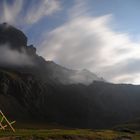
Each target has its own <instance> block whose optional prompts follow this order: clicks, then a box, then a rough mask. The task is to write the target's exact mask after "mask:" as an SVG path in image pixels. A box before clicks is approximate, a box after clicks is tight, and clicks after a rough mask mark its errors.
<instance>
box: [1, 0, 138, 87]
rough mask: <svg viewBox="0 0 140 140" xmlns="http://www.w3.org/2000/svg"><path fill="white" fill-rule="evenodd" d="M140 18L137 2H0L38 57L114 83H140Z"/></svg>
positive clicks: (3, 18) (7, 19)
mask: <svg viewBox="0 0 140 140" xmlns="http://www.w3.org/2000/svg"><path fill="white" fill-rule="evenodd" d="M139 15H140V1H139V0H30V1H29V0H0V23H3V22H7V23H9V24H11V25H13V26H15V27H17V28H19V29H21V30H22V31H23V32H24V33H25V34H26V35H27V37H28V44H34V45H35V47H36V48H37V53H38V54H39V55H41V56H43V57H44V58H45V59H46V60H52V61H54V62H56V63H57V64H60V65H62V66H65V67H67V68H70V69H85V68H86V69H88V70H90V71H92V72H94V73H95V74H97V75H98V76H101V77H103V78H104V79H106V80H107V81H109V82H113V83H132V84H140V27H139V25H140V18H139Z"/></svg>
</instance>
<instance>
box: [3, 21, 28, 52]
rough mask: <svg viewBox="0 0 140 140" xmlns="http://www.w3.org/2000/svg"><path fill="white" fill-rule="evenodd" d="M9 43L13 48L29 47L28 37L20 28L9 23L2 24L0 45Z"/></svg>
mask: <svg viewBox="0 0 140 140" xmlns="http://www.w3.org/2000/svg"><path fill="white" fill-rule="evenodd" d="M5 44H9V45H10V47H11V48H12V49H18V50H19V49H21V48H26V47H27V37H26V35H25V34H24V33H23V32H22V31H20V30H19V29H17V28H15V27H13V26H11V25H9V24H8V23H2V24H0V46H2V45H5Z"/></svg>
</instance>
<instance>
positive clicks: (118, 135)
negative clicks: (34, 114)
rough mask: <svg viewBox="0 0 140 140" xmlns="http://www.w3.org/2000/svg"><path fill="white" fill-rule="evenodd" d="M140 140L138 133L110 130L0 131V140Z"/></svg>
mask: <svg viewBox="0 0 140 140" xmlns="http://www.w3.org/2000/svg"><path fill="white" fill-rule="evenodd" d="M11 139H12V140H140V133H139V132H136V133H135V134H130V133H124V132H117V131H112V130H87V129H72V130H64V129H50V130H37V129H35V130H33V129H18V130H16V132H15V133H13V132H11V131H5V132H4V131H0V140H11Z"/></svg>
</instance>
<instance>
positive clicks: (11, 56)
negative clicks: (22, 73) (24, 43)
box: [0, 45, 34, 66]
mask: <svg viewBox="0 0 140 140" xmlns="http://www.w3.org/2000/svg"><path fill="white" fill-rule="evenodd" d="M0 65H1V66H3V65H9V66H12V65H14V66H31V65H34V62H33V60H32V58H31V57H30V56H29V55H28V54H27V53H26V51H25V50H21V51H18V50H14V49H11V48H10V46H9V45H2V46H0Z"/></svg>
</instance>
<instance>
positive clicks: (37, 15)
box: [25, 0, 60, 24]
mask: <svg viewBox="0 0 140 140" xmlns="http://www.w3.org/2000/svg"><path fill="white" fill-rule="evenodd" d="M40 1H41V2H39V4H36V5H35V6H33V7H31V9H28V12H27V16H26V17H25V20H26V22H27V23H28V24H33V23H36V22H38V21H39V20H40V19H42V18H43V17H45V16H49V15H52V14H54V13H55V12H57V11H58V10H60V3H59V1H58V0H40Z"/></svg>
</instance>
